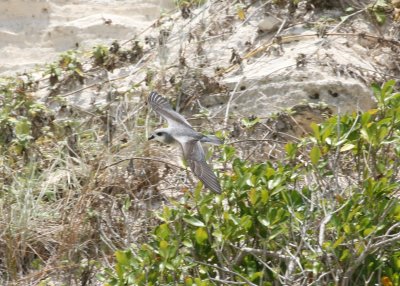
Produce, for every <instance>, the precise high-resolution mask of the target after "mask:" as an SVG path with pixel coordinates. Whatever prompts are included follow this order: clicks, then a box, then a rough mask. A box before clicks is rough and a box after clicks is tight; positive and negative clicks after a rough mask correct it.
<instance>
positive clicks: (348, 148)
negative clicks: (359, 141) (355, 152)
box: [340, 143, 356, 152]
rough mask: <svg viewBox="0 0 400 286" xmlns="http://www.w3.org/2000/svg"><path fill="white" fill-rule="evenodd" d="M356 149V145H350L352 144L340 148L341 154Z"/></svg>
mask: <svg viewBox="0 0 400 286" xmlns="http://www.w3.org/2000/svg"><path fill="white" fill-rule="evenodd" d="M354 147H356V145H354V144H350V143H348V144H344V145H343V147H342V148H340V152H345V151H349V150H352V149H354Z"/></svg>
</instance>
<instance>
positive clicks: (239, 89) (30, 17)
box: [0, 0, 400, 121]
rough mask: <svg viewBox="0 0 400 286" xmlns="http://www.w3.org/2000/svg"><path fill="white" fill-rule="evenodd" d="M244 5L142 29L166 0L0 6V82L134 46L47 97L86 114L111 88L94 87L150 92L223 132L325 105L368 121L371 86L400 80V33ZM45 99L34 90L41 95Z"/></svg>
mask: <svg viewBox="0 0 400 286" xmlns="http://www.w3.org/2000/svg"><path fill="white" fill-rule="evenodd" d="M281 2H284V1H281ZM252 3H253V4H251V5H248V6H237V5H236V6H235V5H227V3H225V2H224V1H206V3H205V4H204V5H202V6H199V7H193V6H192V7H183V8H182V7H181V11H180V12H177V13H170V14H164V15H163V16H162V17H160V18H159V19H158V20H157V21H156V22H154V25H151V23H153V22H151V20H152V19H154V18H156V17H158V16H159V15H160V11H161V10H162V9H169V8H172V7H173V6H174V5H172V3H171V2H170V1H139V0H137V1H131V0H130V1H127V0H126V1H122V0H121V1H99V0H97V1H96V0H89V1H78V0H76V1H67V0H48V1H44V0H37V1H23V0H12V1H2V2H1V3H0V8H1V10H2V11H5V12H4V13H3V14H1V15H0V21H1V22H2V23H3V24H2V25H1V27H2V28H1V31H0V37H1V38H0V40H1V41H0V43H2V45H3V46H1V47H0V49H1V50H0V52H1V53H2V54H3V57H2V58H3V62H2V66H1V67H0V72H1V71H3V72H4V71H10V70H12V71H15V70H17V69H18V65H20V67H21V68H26V66H28V65H30V64H34V63H37V62H40V61H50V60H52V59H54V56H55V52H60V51H64V50H65V49H71V48H74V49H75V48H76V47H77V46H79V48H82V49H83V50H86V51H87V50H88V49H91V47H92V46H94V45H95V44H98V43H102V44H109V43H110V42H112V41H113V40H121V41H122V42H126V41H127V40H130V39H132V38H135V40H136V41H137V47H138V46H140V49H142V50H141V53H142V54H141V55H140V56H142V57H141V59H140V60H138V61H131V62H129V61H127V60H126V59H123V58H121V59H120V60H119V61H120V63H121V64H119V65H117V66H116V67H115V68H114V67H113V68H112V69H108V70H107V71H106V70H104V69H103V70H102V71H101V72H98V73H97V74H94V73H92V72H91V71H89V70H90V69H91V67H85V68H87V70H86V71H88V73H89V74H90V75H88V76H86V77H85V80H84V81H83V80H82V82H84V83H83V85H82V83H79V84H78V85H71V86H69V87H67V88H65V87H63V88H60V89H58V90H55V89H54V88H53V89H52V91H51V95H55V94H56V95H60V96H62V97H64V96H65V97H66V99H67V100H69V101H70V103H72V104H75V105H79V106H80V108H83V109H86V110H90V109H92V108H93V106H97V107H98V106H101V105H103V104H107V100H106V98H107V96H108V95H109V94H110V86H108V87H107V88H103V86H102V87H100V88H99V85H101V84H102V83H104V82H107V81H109V80H112V81H113V83H115V84H116V85H117V86H118V87H117V88H116V89H117V92H118V93H119V94H126V93H130V92H132V86H133V85H134V86H135V89H134V90H135V92H134V94H133V95H134V98H135V95H136V99H135V100H138V97H137V95H138V94H147V93H148V91H149V86H150V87H151V88H155V89H157V90H158V91H159V92H160V93H163V94H164V95H167V96H171V97H172V99H173V101H176V103H177V108H178V109H179V110H181V111H182V112H184V113H185V112H186V113H193V112H198V111H200V110H204V108H205V109H207V110H208V111H207V112H208V114H209V116H210V117H211V118H221V117H224V118H225V121H226V119H227V118H228V117H229V116H230V115H234V116H238V117H244V116H250V115H255V116H259V117H263V116H267V115H269V114H271V113H274V112H278V111H280V110H282V109H286V108H290V107H292V106H295V105H298V104H304V103H314V104H319V103H321V102H323V103H326V104H328V105H329V106H330V108H331V109H332V110H333V111H334V112H337V111H339V112H348V111H355V110H360V109H361V110H366V109H369V108H372V107H373V106H374V104H375V103H374V101H373V99H372V92H371V89H370V87H369V85H370V83H371V82H374V81H375V82H378V83H380V82H383V81H385V80H387V79H390V78H394V77H398V76H399V66H400V64H399V61H400V60H399V58H398V54H399V39H398V33H397V32H396V31H397V28H396V27H397V26H398V24H397V23H395V22H390V21H389V20H390V19H391V18H390V17H391V16H390V14H388V15H387V18H388V21H387V22H386V23H385V24H384V25H378V24H377V23H375V22H374V21H372V20H371V17H370V16H371V15H369V14H368V13H369V12H368V11H364V10H360V11H358V12H357V13H353V14H351V15H346V13H345V12H344V11H343V10H341V9H339V7H336V6H334V7H330V9H331V10H327V9H326V7H318V6H317V5H315V6H314V5H313V4H312V1H311V2H310V1H300V2H299V3H298V4H297V6H293V5H286V6H282V5H281V6H279V5H277V4H273V1H270V2H268V1H267V2H265V1H259V2H258V1H253V2H252ZM289 3H291V2H290V1H289ZM366 4H367V3H366ZM366 4H365V5H366ZM337 6H339V5H337ZM27 7H29V9H28V8H27ZM343 16H347V18H346V17H343ZM341 17H342V18H341ZM33 24H34V25H33ZM86 62H88V61H86ZM86 71H84V72H86ZM68 88H69V90H68ZM113 88H114V87H113ZM57 92H58V94H57ZM48 94H49V91H48V90H46V89H40V92H39V94H38V95H39V98H41V99H44V98H47V95H48Z"/></svg>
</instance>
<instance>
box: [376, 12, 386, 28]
mask: <svg viewBox="0 0 400 286" xmlns="http://www.w3.org/2000/svg"><path fill="white" fill-rule="evenodd" d="M374 14H375V18H376V21H377V22H378V24H380V25H383V24H385V22H386V14H385V13H384V12H381V11H375V12H374Z"/></svg>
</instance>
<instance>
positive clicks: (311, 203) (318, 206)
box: [99, 81, 400, 286]
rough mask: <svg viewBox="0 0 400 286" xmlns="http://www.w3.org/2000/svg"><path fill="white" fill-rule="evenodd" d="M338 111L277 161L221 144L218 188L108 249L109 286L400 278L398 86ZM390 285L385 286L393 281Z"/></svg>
mask: <svg viewBox="0 0 400 286" xmlns="http://www.w3.org/2000/svg"><path fill="white" fill-rule="evenodd" d="M394 85H395V82H394V81H389V82H387V83H386V84H384V85H383V86H382V87H378V86H376V85H375V86H374V87H373V88H374V92H375V96H376V98H377V102H378V107H377V109H374V110H369V111H367V112H364V113H354V114H348V115H340V116H339V115H338V116H334V117H332V118H330V119H328V120H327V121H326V122H324V123H322V124H320V125H316V124H315V125H313V130H314V133H313V135H311V136H310V137H309V138H305V139H303V140H302V141H301V142H299V143H288V144H287V145H286V146H285V150H286V157H285V158H283V159H282V160H281V161H280V162H265V163H258V164H255V163H249V162H246V161H243V160H241V159H239V158H236V157H235V152H234V149H233V148H232V147H229V146H223V147H221V148H222V152H223V155H222V156H221V158H222V159H221V161H223V163H225V164H227V165H228V166H231V171H226V172H225V173H221V174H220V179H221V182H222V186H223V189H224V191H223V193H222V194H221V195H215V194H212V193H210V192H208V191H207V192H205V191H200V190H201V188H200V186H199V187H198V188H196V190H195V191H194V193H193V194H191V193H187V194H185V195H184V196H183V198H182V199H181V200H180V201H171V202H170V205H169V206H165V207H164V208H163V210H161V211H160V213H158V214H157V217H158V219H159V220H160V224H159V225H158V226H157V227H156V228H155V229H154V230H153V231H152V232H151V235H150V236H149V238H148V242H147V243H144V244H142V245H134V246H132V248H131V249H128V250H119V251H117V252H116V253H115V256H116V263H115V268H106V269H104V271H103V273H102V274H101V275H99V279H100V280H101V281H102V282H104V283H105V285H188V286H189V285H281V284H282V285H376V284H380V283H382V284H383V285H400V277H399V274H398V273H400V243H399V241H400V231H399V230H400V202H399V199H398V191H399V189H400V183H399V179H400V178H399V157H400V156H399V155H400V144H399V143H400V94H399V93H394V92H393V88H394ZM390 283H392V284H390Z"/></svg>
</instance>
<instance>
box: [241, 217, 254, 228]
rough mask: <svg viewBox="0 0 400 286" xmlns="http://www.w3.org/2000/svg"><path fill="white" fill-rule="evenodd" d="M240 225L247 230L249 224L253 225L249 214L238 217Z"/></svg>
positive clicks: (249, 226)
mask: <svg viewBox="0 0 400 286" xmlns="http://www.w3.org/2000/svg"><path fill="white" fill-rule="evenodd" d="M240 225H241V226H242V227H243V228H244V229H246V230H249V229H250V228H251V226H252V225H253V222H252V219H251V216H249V215H245V216H243V217H242V218H241V219H240Z"/></svg>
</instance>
